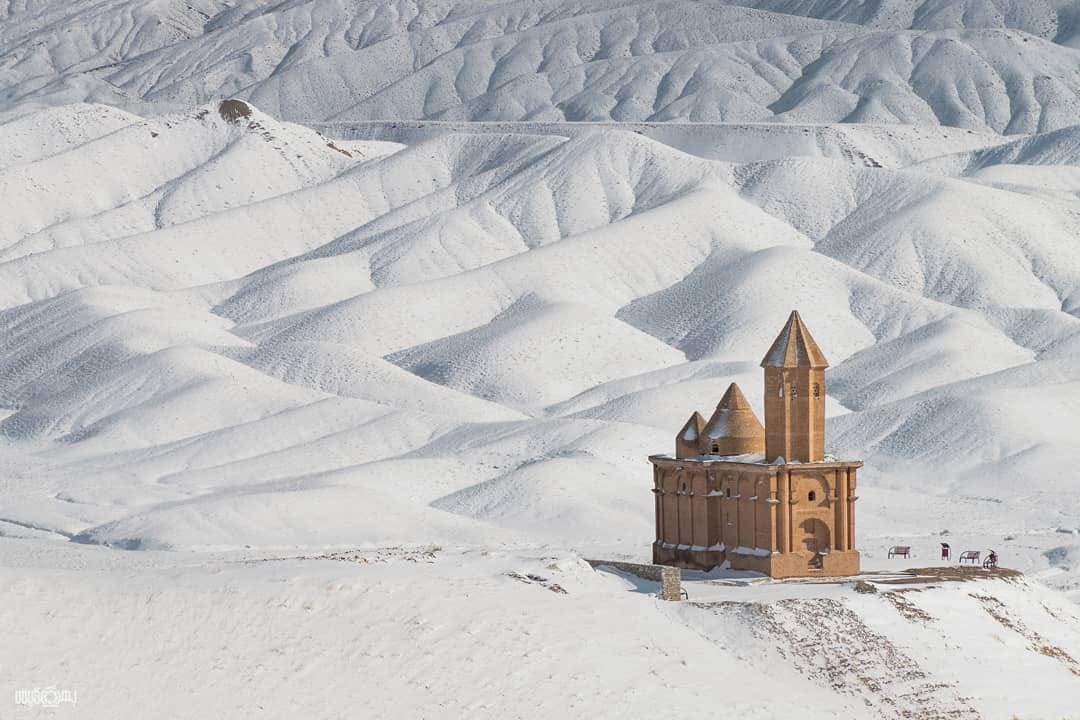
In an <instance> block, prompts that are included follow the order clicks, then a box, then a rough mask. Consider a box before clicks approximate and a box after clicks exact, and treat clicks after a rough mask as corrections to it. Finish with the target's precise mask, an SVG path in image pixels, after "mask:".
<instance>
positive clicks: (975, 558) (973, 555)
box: [960, 550, 981, 565]
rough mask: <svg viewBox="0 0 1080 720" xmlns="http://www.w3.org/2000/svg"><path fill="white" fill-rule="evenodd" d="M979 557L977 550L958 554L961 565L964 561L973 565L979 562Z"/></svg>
mask: <svg viewBox="0 0 1080 720" xmlns="http://www.w3.org/2000/svg"><path fill="white" fill-rule="evenodd" d="M980 557H981V553H980V552H979V551H978V550H965V551H964V552H962V553H960V562H961V563H963V562H964V561H965V560H970V561H971V564H972V565H975V564H977V563H978V562H979V558H980Z"/></svg>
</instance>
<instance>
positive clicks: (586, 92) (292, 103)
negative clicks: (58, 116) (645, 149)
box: [0, 0, 1080, 133]
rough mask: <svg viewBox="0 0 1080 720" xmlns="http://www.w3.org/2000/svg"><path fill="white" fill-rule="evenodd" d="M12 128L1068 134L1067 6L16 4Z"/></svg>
mask: <svg viewBox="0 0 1080 720" xmlns="http://www.w3.org/2000/svg"><path fill="white" fill-rule="evenodd" d="M3 10H4V12H5V15H4V22H3V26H2V27H0V109H3V105H4V104H5V103H6V104H11V103H15V102H19V101H23V102H28V101H43V102H48V103H57V102H73V101H100V102H107V103H110V104H116V105H121V106H126V107H128V108H131V109H135V110H141V111H146V110H147V109H150V108H155V107H156V108H161V107H173V108H179V107H186V106H189V105H192V104H197V103H202V102H207V101H210V100H213V99H216V98H221V97H227V96H233V95H236V96H242V97H245V98H248V99H250V100H252V101H253V102H254V103H255V104H257V105H258V106H259V107H261V108H262V109H264V110H267V111H269V112H271V113H272V114H274V115H275V116H277V117H280V118H284V119H289V120H297V121H317V120H348V121H357V120H387V121H399V120H407V119H414V120H419V119H441V120H548V121H550V120H557V121H561V120H572V121H583V120H615V121H679V120H690V121H725V122H745V121H764V120H776V121H782V122H793V123H800V122H877V123H880V122H903V123H915V124H933V125H936V124H942V125H950V126H956V127H964V128H992V129H994V130H996V131H999V132H1007V133H1030V132H1045V131H1050V130H1056V129H1058V128H1061V127H1064V126H1067V125H1072V124H1074V123H1075V121H1076V117H1077V110H1078V109H1080V50H1078V49H1075V46H1077V45H1080V40H1078V32H1080V19H1078V18H1080V10H1078V8H1077V6H1076V4H1075V3H1074V2H1070V1H1069V0H1038V1H1037V2H1031V1H1029V0H1024V1H1023V2H1021V1H1020V0H964V2H956V1H954V0H948V2H945V1H944V0H921V1H920V2H910V1H908V0H904V1H903V2H901V1H899V0H875V1H869V0H866V1H863V0H860V1H859V2H854V1H850V2H807V1H804V0H742V1H741V2H720V1H719V0H711V1H708V2H700V1H698V0H663V1H662V2H640V0H575V1H574V2H567V1H566V0H539V1H530V2H522V1H521V0H495V1H492V0H482V1H478V0H465V1H456V2H455V1H451V0H420V1H419V2H396V1H395V2H385V1H383V2H371V1H370V0H308V1H306V2H290V3H279V2H270V1H269V0H246V1H234V2H228V1H227V0H198V2H180V0H155V2H151V3H146V2H142V0H101V1H94V2H90V0H85V1H81V2H74V3H73V2H68V1H67V0H64V1H63V2H60V1H58V0H54V1H53V2H32V3H9V4H8V5H7V6H6V7H5V8H3Z"/></svg>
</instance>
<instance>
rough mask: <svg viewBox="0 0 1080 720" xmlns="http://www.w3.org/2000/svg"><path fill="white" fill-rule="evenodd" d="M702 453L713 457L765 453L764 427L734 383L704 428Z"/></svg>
mask: <svg viewBox="0 0 1080 720" xmlns="http://www.w3.org/2000/svg"><path fill="white" fill-rule="evenodd" d="M701 450H702V452H704V453H708V454H711V455H747V454H751V453H763V452H765V428H763V427H762V426H761V423H760V422H759V421H758V419H757V416H756V415H754V410H753V408H752V407H750V401H749V400H747V399H746V396H745V395H743V393H742V390H740V389H739V386H738V385H736V384H735V383H731V385H729V386H728V389H727V392H725V393H724V397H722V398H720V403H719V404H718V405H717V406H716V412H714V413H713V416H712V417H711V418H709V422H708V423H707V424H706V425H705V436H704V437H703V438H702V446H701Z"/></svg>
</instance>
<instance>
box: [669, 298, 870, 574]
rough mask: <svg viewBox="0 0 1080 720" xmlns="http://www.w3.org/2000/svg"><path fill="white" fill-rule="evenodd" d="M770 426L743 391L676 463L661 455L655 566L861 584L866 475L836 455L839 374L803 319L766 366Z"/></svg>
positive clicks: (685, 442)
mask: <svg viewBox="0 0 1080 720" xmlns="http://www.w3.org/2000/svg"><path fill="white" fill-rule="evenodd" d="M762 367H763V368H764V373H765V426H764V428H763V427H762V426H761V424H760V423H759V422H758V421H757V418H756V417H755V416H754V414H753V410H752V409H751V408H750V404H749V403H748V402H747V401H746V398H745V397H744V396H743V394H742V392H741V391H740V390H739V388H738V386H736V385H734V384H732V385H731V386H730V387H729V388H728V391H727V392H726V393H725V394H724V397H723V399H722V400H721V402H720V404H719V405H718V406H717V410H716V412H715V413H714V414H713V417H712V418H711V419H710V420H709V421H708V422H705V421H704V419H703V418H702V416H701V415H700V414H698V413H696V412H695V413H694V414H693V415H692V416H691V418H690V420H689V421H688V422H687V424H686V425H685V426H684V427H683V429H682V430H681V431H680V432H679V434H678V436H677V437H676V454H675V457H671V456H669V455H656V456H653V457H651V458H649V460H650V462H652V464H653V493H654V494H655V497H656V542H655V543H654V544H653V562H655V563H658V564H665V565H675V566H678V567H686V568H698V569H705V570H708V569H711V568H714V567H716V566H718V565H721V564H723V563H725V562H727V563H728V564H729V566H730V567H731V568H734V569H740V570H754V571H757V572H762V573H765V574H767V575H770V576H772V577H777V578H780V577H797V576H808V575H818V574H820V575H854V574H857V573H858V572H859V553H858V551H857V550H856V549H855V500H856V499H857V497H856V494H855V488H856V480H855V475H856V471H857V470H858V468H860V467H862V463H861V462H858V461H838V460H834V459H832V458H829V457H828V456H826V455H825V410H824V407H825V368H826V367H828V363H827V362H826V361H825V357H824V355H822V353H821V350H820V349H818V347H817V344H816V343H815V342H814V340H813V338H812V337H811V336H810V333H809V332H808V331H807V330H806V328H805V326H804V325H803V324H802V320H801V319H800V318H799V315H798V313H797V312H793V313H792V314H791V317H790V318H789V320H788V323H787V325H786V326H785V328H784V330H783V331H782V332H781V333H780V336H779V337H778V338H777V339H776V342H774V343H773V346H772V348H771V349H770V350H769V353H768V354H767V355H766V356H765V359H764V360H763V361H762Z"/></svg>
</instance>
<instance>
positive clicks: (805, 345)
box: [761, 310, 829, 368]
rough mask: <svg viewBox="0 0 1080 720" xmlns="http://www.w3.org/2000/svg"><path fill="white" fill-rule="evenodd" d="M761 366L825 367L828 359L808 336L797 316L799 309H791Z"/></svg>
mask: <svg viewBox="0 0 1080 720" xmlns="http://www.w3.org/2000/svg"><path fill="white" fill-rule="evenodd" d="M761 367H782V368H796V367H806V368H827V367H829V361H828V360H826V359H825V355H824V353H822V352H821V348H819V347H818V345H817V343H816V342H814V338H813V337H811V336H810V331H809V330H807V329H806V325H804V324H803V321H802V318H801V317H799V311H798V310H792V311H791V315H790V316H789V317H788V321H787V324H786V325H784V329H783V330H781V331H780V334H779V335H777V336H776V340H774V341H773V344H772V347H771V348H769V352H768V353H766V354H765V357H764V359H762V361H761Z"/></svg>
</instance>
